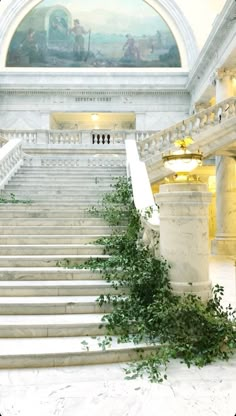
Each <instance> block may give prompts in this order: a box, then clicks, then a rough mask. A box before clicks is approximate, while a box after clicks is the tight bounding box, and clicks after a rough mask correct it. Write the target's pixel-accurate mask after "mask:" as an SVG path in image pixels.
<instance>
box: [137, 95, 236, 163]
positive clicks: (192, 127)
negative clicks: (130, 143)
mask: <svg viewBox="0 0 236 416" xmlns="http://www.w3.org/2000/svg"><path fill="white" fill-rule="evenodd" d="M235 116H236V97H231V98H229V99H227V100H224V101H222V102H221V103H219V104H217V105H215V106H213V107H209V108H207V109H206V110H203V111H201V112H199V113H197V114H194V115H192V116H191V117H189V118H188V119H185V120H183V121H182V122H180V123H177V124H175V125H173V126H171V127H170V128H168V129H165V130H162V131H161V132H158V133H155V134H152V135H150V136H149V137H148V138H145V139H144V140H143V139H142V138H141V139H140V140H138V148H139V155H140V157H141V159H142V160H144V161H148V159H149V158H151V157H153V155H154V154H158V153H159V154H160V153H162V152H166V151H171V150H172V149H174V147H175V146H174V142H175V140H177V139H181V138H183V137H185V136H191V137H193V139H194V141H195V142H196V144H197V142H198V140H199V141H200V139H201V133H205V132H206V131H207V130H209V129H211V128H212V126H215V125H219V124H221V123H223V122H224V121H225V120H226V119H231V118H233V117H235Z"/></svg>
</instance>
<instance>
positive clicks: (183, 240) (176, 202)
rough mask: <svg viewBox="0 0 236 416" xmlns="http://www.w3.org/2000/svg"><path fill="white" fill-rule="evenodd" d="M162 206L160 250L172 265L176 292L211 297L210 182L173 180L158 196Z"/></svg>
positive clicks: (171, 274)
mask: <svg viewBox="0 0 236 416" xmlns="http://www.w3.org/2000/svg"><path fill="white" fill-rule="evenodd" d="M155 199H156V202H157V204H158V205H159V206H160V253H161V255H162V256H163V257H164V258H165V259H166V260H167V261H168V263H169V264H170V266H171V269H170V280H171V285H172V288H173V290H174V292H175V293H177V294H183V293H193V294H196V295H198V296H200V297H201V298H202V299H203V300H206V299H208V298H209V296H210V292H211V285H210V280H209V270H208V268H209V265H208V262H209V242H208V237H209V231H208V206H209V203H210V201H211V193H210V192H208V188H207V185H205V184H198V183H171V184H165V185H161V186H160V193H159V194H156V195H155Z"/></svg>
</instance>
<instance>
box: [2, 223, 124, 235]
mask: <svg viewBox="0 0 236 416" xmlns="http://www.w3.org/2000/svg"><path fill="white" fill-rule="evenodd" d="M116 230H117V232H121V231H123V230H125V227H122V226H119V227H116ZM5 234H8V235H23V234H24V235H31V234H34V235H36V234H38V235H39V234H40V235H42V234H43V235H47V234H49V235H55V234H57V235H59V234H60V235H64V234H65V235H69V234H70V235H75V234H76V235H78V234H84V235H91V234H93V235H94V234H96V235H104V234H111V227H109V226H105V225H98V226H95V225H88V226H82V225H76V226H70V225H68V226H63V225H61V226H57V227H55V226H50V225H48V226H41V227H38V226H33V225H29V226H24V225H22V226H20V225H13V226H10V225H6V226H0V235H5Z"/></svg>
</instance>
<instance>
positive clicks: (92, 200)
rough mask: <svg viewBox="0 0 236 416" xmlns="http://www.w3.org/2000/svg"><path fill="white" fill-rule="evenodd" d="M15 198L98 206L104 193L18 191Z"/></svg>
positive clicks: (49, 202)
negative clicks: (68, 193) (75, 193)
mask: <svg viewBox="0 0 236 416" xmlns="http://www.w3.org/2000/svg"><path fill="white" fill-rule="evenodd" d="M2 197H4V198H7V199H8V198H9V195H4V194H3V195H2ZM15 198H16V199H19V200H23V201H29V202H30V203H32V204H34V203H35V202H36V203H38V202H40V203H45V204H51V206H52V205H54V204H69V203H71V204H72V205H75V204H76V205H77V204H78V205H80V206H81V205H84V206H89V205H93V206H96V205H97V204H99V203H100V202H101V200H102V194H101V195H100V197H99V196H96V195H87V196H86V195H83V196H79V195H74V194H71V195H65V194H63V193H62V194H58V195H51V193H50V192H48V194H47V193H45V194H39V195H35V194H30V193H28V194H26V193H24V194H22V193H19V192H17V193H16V194H15Z"/></svg>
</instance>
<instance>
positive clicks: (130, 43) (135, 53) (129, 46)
mask: <svg viewBox="0 0 236 416" xmlns="http://www.w3.org/2000/svg"><path fill="white" fill-rule="evenodd" d="M126 39H127V40H126V42H125V44H124V46H123V50H124V58H126V59H127V60H131V61H138V60H140V53H139V48H138V47H137V46H136V44H135V40H134V38H133V37H132V36H131V35H126Z"/></svg>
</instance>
